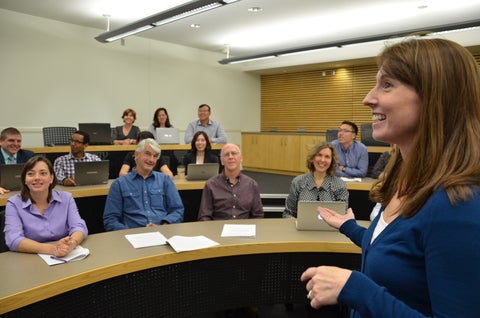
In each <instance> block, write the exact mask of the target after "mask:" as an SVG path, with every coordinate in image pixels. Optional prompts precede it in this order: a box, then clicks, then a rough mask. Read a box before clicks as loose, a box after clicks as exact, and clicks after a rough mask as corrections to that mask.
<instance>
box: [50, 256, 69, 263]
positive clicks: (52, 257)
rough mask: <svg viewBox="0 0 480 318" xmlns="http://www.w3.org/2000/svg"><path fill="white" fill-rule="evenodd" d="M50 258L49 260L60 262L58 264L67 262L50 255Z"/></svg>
mask: <svg viewBox="0 0 480 318" xmlns="http://www.w3.org/2000/svg"><path fill="white" fill-rule="evenodd" d="M50 258H51V259H54V260H56V261H60V262H62V263H66V262H67V261H66V260H64V259H61V258H59V257H56V256H53V255H50Z"/></svg>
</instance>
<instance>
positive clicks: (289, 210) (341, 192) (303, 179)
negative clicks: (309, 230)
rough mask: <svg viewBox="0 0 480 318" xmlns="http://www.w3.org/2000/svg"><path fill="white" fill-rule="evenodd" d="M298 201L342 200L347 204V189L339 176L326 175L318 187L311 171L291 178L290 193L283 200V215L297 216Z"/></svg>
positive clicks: (286, 216)
mask: <svg viewBox="0 0 480 318" xmlns="http://www.w3.org/2000/svg"><path fill="white" fill-rule="evenodd" d="M298 201H344V202H347V204H348V190H347V186H346V184H345V182H344V181H343V180H342V179H340V177H336V176H330V175H327V176H326V177H325V180H324V181H323V184H322V186H321V187H320V188H317V186H316V184H315V179H314V177H313V174H312V173H306V174H302V175H299V176H296V177H295V178H293V180H292V183H291V185H290V193H289V194H288V197H287V200H286V201H285V211H283V217H284V218H288V217H297V203H298Z"/></svg>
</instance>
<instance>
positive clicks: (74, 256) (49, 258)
mask: <svg viewBox="0 0 480 318" xmlns="http://www.w3.org/2000/svg"><path fill="white" fill-rule="evenodd" d="M38 255H39V256H40V257H41V258H42V259H43V260H44V261H45V263H47V264H48V265H57V264H63V263H68V262H74V261H80V260H82V259H84V258H85V257H87V256H88V255H90V250H89V249H88V248H85V247H82V246H80V245H78V246H77V247H76V248H74V249H73V250H72V251H71V252H70V253H69V254H68V255H67V256H64V257H56V256H53V255H50V254H38Z"/></svg>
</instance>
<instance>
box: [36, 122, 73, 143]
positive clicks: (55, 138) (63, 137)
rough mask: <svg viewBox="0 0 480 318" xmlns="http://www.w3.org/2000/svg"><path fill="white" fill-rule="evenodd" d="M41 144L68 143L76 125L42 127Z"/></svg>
mask: <svg viewBox="0 0 480 318" xmlns="http://www.w3.org/2000/svg"><path fill="white" fill-rule="evenodd" d="M42 130H43V144H44V145H45V146H60V145H69V144H70V138H72V134H73V133H74V132H75V131H77V128H76V127H43V129H42Z"/></svg>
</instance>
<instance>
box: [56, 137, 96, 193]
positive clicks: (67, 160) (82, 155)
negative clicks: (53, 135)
mask: <svg viewBox="0 0 480 318" xmlns="http://www.w3.org/2000/svg"><path fill="white" fill-rule="evenodd" d="M89 142H90V136H89V135H88V134H87V133H86V132H84V131H81V130H77V131H76V132H74V133H73V135H72V138H71V139H70V153H69V154H68V155H64V156H60V157H58V158H57V159H55V162H54V163H53V169H54V170H55V175H56V176H57V179H58V183H59V184H62V185H64V186H75V166H74V162H79V161H100V160H101V159H100V157H99V156H97V155H94V154H91V153H86V152H85V148H87V146H88V144H89Z"/></svg>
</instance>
